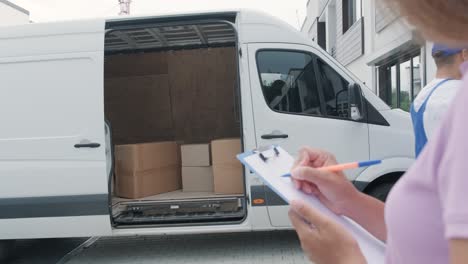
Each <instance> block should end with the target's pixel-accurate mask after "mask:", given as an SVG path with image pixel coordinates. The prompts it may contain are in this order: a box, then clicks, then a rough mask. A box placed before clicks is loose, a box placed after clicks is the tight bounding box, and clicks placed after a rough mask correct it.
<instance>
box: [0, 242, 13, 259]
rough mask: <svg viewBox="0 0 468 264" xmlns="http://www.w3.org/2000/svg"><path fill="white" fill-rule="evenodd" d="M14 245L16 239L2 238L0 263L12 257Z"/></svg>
mask: <svg viewBox="0 0 468 264" xmlns="http://www.w3.org/2000/svg"><path fill="white" fill-rule="evenodd" d="M14 247H15V241H14V240H0V263H3V262H4V261H6V260H7V259H8V258H9V257H10V255H11V254H12V252H13V249H14Z"/></svg>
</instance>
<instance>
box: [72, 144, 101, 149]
mask: <svg viewBox="0 0 468 264" xmlns="http://www.w3.org/2000/svg"><path fill="white" fill-rule="evenodd" d="M100 146H101V144H99V143H82V144H81V143H80V144H75V148H99V147H100Z"/></svg>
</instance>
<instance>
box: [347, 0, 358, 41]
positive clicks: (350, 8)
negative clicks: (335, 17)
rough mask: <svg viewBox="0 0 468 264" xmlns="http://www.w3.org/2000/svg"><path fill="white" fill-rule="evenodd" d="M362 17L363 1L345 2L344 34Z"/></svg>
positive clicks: (351, 0) (348, 0) (349, 0)
mask: <svg viewBox="0 0 468 264" xmlns="http://www.w3.org/2000/svg"><path fill="white" fill-rule="evenodd" d="M361 17H362V0H343V34H344V33H346V31H348V29H350V28H351V26H352V25H354V23H356V21H358V20H359V19H360V18H361Z"/></svg>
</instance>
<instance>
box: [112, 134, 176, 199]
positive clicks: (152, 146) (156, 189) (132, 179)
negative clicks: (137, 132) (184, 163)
mask: <svg viewBox="0 0 468 264" xmlns="http://www.w3.org/2000/svg"><path fill="white" fill-rule="evenodd" d="M115 161H116V164H115V176H116V178H115V194H116V195H117V196H119V197H123V198H130V199H138V198H142V197H145V196H151V195H155V194H160V193H165V192H171V191H176V190H179V189H180V188H181V177H180V155H179V146H178V145H177V143H175V142H157V143H143V144H130V145H118V146H116V147H115Z"/></svg>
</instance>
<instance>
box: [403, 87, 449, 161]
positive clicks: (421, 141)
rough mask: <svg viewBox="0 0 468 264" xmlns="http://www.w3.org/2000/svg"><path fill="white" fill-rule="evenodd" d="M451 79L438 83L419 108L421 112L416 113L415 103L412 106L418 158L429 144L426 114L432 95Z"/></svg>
mask: <svg viewBox="0 0 468 264" xmlns="http://www.w3.org/2000/svg"><path fill="white" fill-rule="evenodd" d="M450 80H451V79H445V80H443V81H441V82H440V83H438V84H437V85H436V86H435V87H434V89H432V91H431V92H430V93H429V95H428V96H427V97H426V99H425V100H424V102H423V104H422V105H421V107H420V108H419V111H417V112H416V109H415V108H414V103H413V104H412V105H411V119H412V121H413V129H414V135H415V140H416V147H415V149H416V157H418V156H419V154H420V153H421V151H422V150H423V148H424V146H425V145H426V143H427V135H426V131H424V112H425V111H426V106H427V102H428V101H429V99H430V98H431V96H432V94H433V93H434V92H435V90H437V88H439V87H440V86H442V85H443V84H444V83H446V82H448V81H450Z"/></svg>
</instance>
